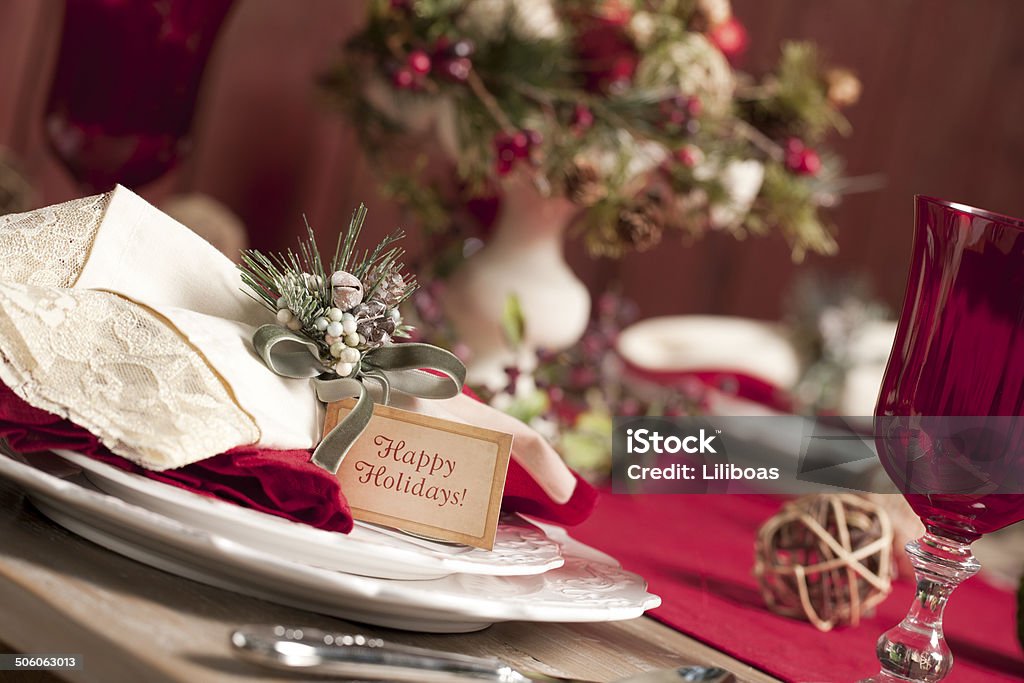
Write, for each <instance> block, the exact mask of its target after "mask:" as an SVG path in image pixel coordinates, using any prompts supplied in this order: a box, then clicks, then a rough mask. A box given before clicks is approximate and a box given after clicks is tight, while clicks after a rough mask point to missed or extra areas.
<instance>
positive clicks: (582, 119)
mask: <svg viewBox="0 0 1024 683" xmlns="http://www.w3.org/2000/svg"><path fill="white" fill-rule="evenodd" d="M570 125H571V126H572V129H573V131H575V132H576V133H582V132H583V131H585V130H588V129H589V128H590V127H591V126H593V125H594V112H592V111H590V108H589V107H587V105H585V104H577V105H576V107H575V109H573V112H572V121H571V122H570Z"/></svg>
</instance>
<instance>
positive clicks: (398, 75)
mask: <svg viewBox="0 0 1024 683" xmlns="http://www.w3.org/2000/svg"><path fill="white" fill-rule="evenodd" d="M391 82H392V83H393V84H394V86H395V87H396V88H399V89H401V90H408V89H409V88H412V87H413V86H414V85H416V75H415V74H414V73H413V72H412V71H411V70H410V69H407V68H406V67H404V66H403V67H401V68H400V69H395V73H394V74H392V75H391Z"/></svg>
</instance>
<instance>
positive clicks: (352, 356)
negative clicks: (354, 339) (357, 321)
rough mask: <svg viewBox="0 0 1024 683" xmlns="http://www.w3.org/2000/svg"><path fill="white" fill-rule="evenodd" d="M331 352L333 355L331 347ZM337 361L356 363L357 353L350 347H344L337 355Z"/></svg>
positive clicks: (357, 360)
mask: <svg viewBox="0 0 1024 683" xmlns="http://www.w3.org/2000/svg"><path fill="white" fill-rule="evenodd" d="M339 346H340V345H339ZM331 351H332V353H333V351H334V347H333V346H332V347H331ZM338 360H340V361H342V362H343V363H358V362H359V351H357V350H356V349H353V348H352V347H351V346H345V347H343V348H342V349H341V353H340V354H339V355H338Z"/></svg>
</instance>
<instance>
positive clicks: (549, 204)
mask: <svg viewBox="0 0 1024 683" xmlns="http://www.w3.org/2000/svg"><path fill="white" fill-rule="evenodd" d="M502 189H503V193H502V204H501V212H500V214H499V216H498V221H497V225H496V228H495V231H494V234H493V236H492V237H491V238H490V239H489V240H488V242H487V244H486V245H485V246H484V247H483V248H482V249H480V251H478V252H477V253H475V254H473V255H472V256H471V257H470V258H469V259H467V261H466V263H465V264H463V265H462V266H461V267H460V268H459V270H458V271H457V272H456V273H455V275H454V276H453V277H452V278H451V280H449V283H448V286H447V287H446V289H445V293H444V297H443V302H442V303H443V305H444V309H445V313H446V315H447V316H448V319H449V320H451V321H452V323H453V324H454V326H455V331H456V333H457V335H458V337H457V338H458V340H459V341H460V342H462V343H464V344H466V345H467V346H468V347H469V349H470V352H471V357H470V359H469V363H468V369H469V374H468V380H469V382H470V383H471V384H475V385H483V386H488V387H491V388H499V387H501V386H504V384H505V383H506V381H507V379H506V375H505V372H504V369H505V368H506V367H508V366H510V365H513V364H518V365H520V367H523V366H525V368H526V369H529V368H530V366H531V362H532V361H533V359H534V355H535V352H536V350H537V349H540V348H544V349H549V350H561V349H564V348H567V347H569V346H572V345H573V344H574V343H575V342H577V341H578V340H579V339H580V337H581V336H582V335H583V332H584V330H585V329H586V326H587V321H588V320H589V318H590V293H589V292H588V291H587V288H586V287H585V286H584V285H583V283H582V282H580V280H579V278H577V277H576V275H575V274H574V273H573V272H572V270H571V269H570V268H569V266H568V264H567V263H566V262H565V259H564V257H563V252H562V240H563V237H564V235H565V232H566V229H567V228H568V227H569V224H570V223H571V221H572V219H573V217H574V216H575V214H576V212H577V210H578V207H577V206H575V205H574V204H573V203H572V202H570V201H569V200H568V199H565V198H564V197H544V196H542V195H541V194H540V193H539V192H538V191H537V190H536V188H534V186H533V184H532V183H531V182H530V181H529V180H528V179H527V178H525V177H522V176H520V175H519V174H515V175H514V176H513V177H511V178H509V179H508V180H506V181H505V182H503V184H502ZM510 296H515V297H516V298H517V299H518V301H519V305H520V308H521V310H522V313H523V318H524V321H525V334H524V337H523V339H522V343H521V344H520V346H519V348H518V349H513V348H511V347H510V345H509V343H508V340H507V338H506V334H505V332H504V330H503V326H502V320H503V316H504V311H505V308H506V305H507V303H508V300H509V297H510Z"/></svg>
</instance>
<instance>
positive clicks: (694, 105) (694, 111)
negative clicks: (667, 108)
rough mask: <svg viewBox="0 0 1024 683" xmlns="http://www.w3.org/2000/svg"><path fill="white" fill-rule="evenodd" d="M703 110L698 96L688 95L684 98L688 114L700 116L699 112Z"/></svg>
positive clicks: (702, 104)
mask: <svg viewBox="0 0 1024 683" xmlns="http://www.w3.org/2000/svg"><path fill="white" fill-rule="evenodd" d="M702 111H704V103H703V102H701V101H700V98H699V97H688V98H687V99H686V113H687V114H689V115H690V116H700V113H701V112H702Z"/></svg>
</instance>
